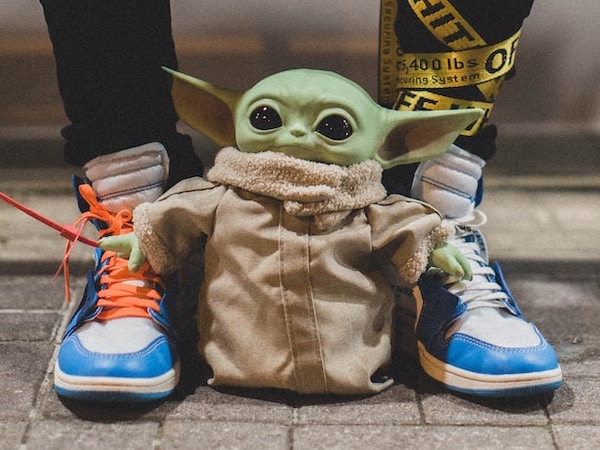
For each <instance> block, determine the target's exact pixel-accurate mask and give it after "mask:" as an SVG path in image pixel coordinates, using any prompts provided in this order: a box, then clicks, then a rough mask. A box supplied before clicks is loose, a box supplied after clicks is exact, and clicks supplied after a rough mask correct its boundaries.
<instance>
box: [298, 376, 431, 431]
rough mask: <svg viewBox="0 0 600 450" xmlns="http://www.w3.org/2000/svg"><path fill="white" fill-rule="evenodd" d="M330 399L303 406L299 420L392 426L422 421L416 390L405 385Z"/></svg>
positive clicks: (305, 422)
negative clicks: (367, 393) (378, 391)
mask: <svg viewBox="0 0 600 450" xmlns="http://www.w3.org/2000/svg"><path fill="white" fill-rule="evenodd" d="M300 401H301V402H302V399H300ZM329 402H331V403H329ZM329 402H328V401H327V399H321V401H320V402H318V403H317V404H307V405H304V406H300V407H299V408H298V410H297V415H298V417H297V423H299V424H331V425H334V424H341V425H351V424H371V425H372V424H376V425H384V424H387V425H391V424H418V423H420V422H421V413H420V410H419V405H418V403H417V398H416V393H415V391H414V389H410V388H407V387H405V386H398V385H396V386H392V387H391V388H390V389H388V390H386V391H384V392H382V393H380V394H378V395H374V396H371V397H367V398H364V399H360V400H355V399H343V398H338V399H337V400H329Z"/></svg>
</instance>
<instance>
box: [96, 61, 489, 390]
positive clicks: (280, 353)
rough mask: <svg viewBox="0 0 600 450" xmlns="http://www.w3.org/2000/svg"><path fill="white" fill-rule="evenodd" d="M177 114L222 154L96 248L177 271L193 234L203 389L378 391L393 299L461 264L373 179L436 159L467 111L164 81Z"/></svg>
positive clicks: (268, 82)
mask: <svg viewBox="0 0 600 450" xmlns="http://www.w3.org/2000/svg"><path fill="white" fill-rule="evenodd" d="M170 73H172V74H173V76H174V86H173V99H174V104H175V107H176V110H177V112H178V114H179V115H180V117H181V118H182V119H183V120H184V121H185V122H187V123H188V124H189V125H190V126H191V127H193V128H194V129H196V130H198V131H199V132H201V133H203V134H204V135H206V136H207V137H209V138H210V139H212V140H213V141H215V142H216V143H217V144H219V145H220V146H222V147H224V148H223V149H222V150H220V151H219V153H218V154H217V156H216V159H215V164H214V166H213V167H212V168H211V169H210V170H209V171H208V173H207V175H206V178H190V179H187V180H184V181H182V182H180V183H179V184H178V185H176V186H174V187H173V188H172V189H170V190H169V191H168V192H166V193H165V194H164V195H163V196H162V197H161V198H159V199H158V200H157V201H156V202H154V203H144V204H142V205H140V206H138V207H137V208H136V209H135V211H134V225H135V227H134V233H131V234H128V235H122V236H115V237H110V238H106V239H104V240H103V241H102V242H101V244H100V245H101V246H102V247H103V248H104V249H110V250H114V251H118V252H122V253H123V254H125V255H127V254H129V258H130V261H129V262H130V270H133V271H135V270H137V269H138V268H139V267H140V265H141V264H142V263H143V262H144V261H145V260H146V258H147V260H148V262H149V263H150V265H151V266H152V268H153V269H154V270H155V271H156V272H157V273H159V274H167V273H171V272H174V271H177V270H178V269H180V268H181V265H182V264H183V262H184V261H185V260H186V258H185V257H186V255H187V252H188V251H189V249H191V248H193V247H194V245H193V244H194V243H195V242H197V241H198V240H199V239H201V238H202V237H206V245H205V274H204V281H203V284H202V288H201V290H200V294H199V299H198V329H199V335H200V339H199V351H200V353H201V355H202V356H203V357H204V358H205V360H206V361H207V363H208V364H209V365H210V367H211V369H212V377H211V378H210V380H209V383H210V384H211V385H215V386H219V385H230V386H244V387H255V388H264V387H268V388H281V389H288V390H292V391H296V392H300V393H336V394H365V393H375V392H378V391H381V390H383V389H385V388H386V387H387V386H389V385H390V384H391V383H392V382H393V380H392V378H391V376H390V375H389V374H387V373H386V368H387V367H388V365H389V363H390V359H391V354H392V332H393V326H394V324H393V322H392V308H393V305H394V295H393V292H392V289H391V288H390V286H389V283H388V282H387V281H386V279H385V277H384V275H383V273H382V267H384V266H386V265H389V264H390V263H391V264H392V265H393V266H394V267H395V268H396V270H397V273H398V276H399V277H400V278H401V279H402V280H403V282H405V283H407V284H413V283H415V282H416V281H417V279H418V278H419V276H420V275H421V273H422V272H423V271H424V270H425V269H426V267H427V265H428V264H433V265H435V266H437V267H439V268H440V269H442V270H444V271H446V272H447V273H449V274H453V275H456V276H457V277H463V276H464V277H469V275H470V274H469V270H470V269H469V266H468V264H467V263H466V261H465V260H464V258H463V257H462V255H461V254H460V253H459V252H458V251H456V250H455V249H454V248H453V247H451V246H448V245H447V244H445V243H444V241H445V240H446V238H447V237H448V236H449V235H450V234H451V232H452V231H451V229H450V228H449V227H445V226H444V224H443V223H442V220H441V217H440V215H439V214H438V213H437V212H436V211H435V210H434V209H433V208H431V207H430V206H428V205H426V204H424V203H421V202H418V201H414V200H410V199H408V198H405V197H402V196H399V195H390V196H388V195H387V194H386V192H385V189H384V188H383V186H382V184H381V174H382V168H388V167H392V166H394V165H397V164H405V163H412V162H415V161H421V160H424V159H427V158H433V157H435V156H438V155H440V154H442V153H443V152H444V151H445V150H446V149H447V148H448V147H449V146H450V144H451V143H452V142H453V140H454V139H455V138H456V136H457V135H458V134H459V133H460V131H461V130H462V129H464V128H465V127H466V126H468V125H469V124H471V123H472V122H474V121H476V120H478V119H479V118H480V117H481V114H482V112H481V111H480V110H475V109H473V110H460V111H459V110H455V111H436V112H402V111H394V110H389V109H385V108H383V107H380V106H379V105H377V103H375V102H374V101H373V100H372V99H371V98H370V97H369V95H368V94H367V93H366V92H365V91H364V90H363V89H362V88H360V87H359V86H358V85H356V84H355V83H353V82H351V81H350V80H347V79H346V78H344V77H342V76H339V75H337V74H334V73H331V72H325V71H319V70H310V69H294V70H289V71H285V72H281V73H277V74H274V75H272V76H269V77H267V78H265V79H264V80H262V81H260V82H259V83H257V84H256V85H255V86H254V87H252V88H251V89H249V90H247V91H244V92H238V91H232V90H227V89H222V88H218V87H215V86H213V85H211V84H209V83H206V82H204V81H201V80H198V79H195V78H192V77H189V76H187V75H183V74H181V73H177V72H174V71H170Z"/></svg>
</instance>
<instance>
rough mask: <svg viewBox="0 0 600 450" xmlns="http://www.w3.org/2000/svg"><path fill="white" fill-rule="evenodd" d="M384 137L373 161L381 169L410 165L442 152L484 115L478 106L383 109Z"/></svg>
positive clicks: (434, 156)
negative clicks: (429, 109)
mask: <svg viewBox="0 0 600 450" xmlns="http://www.w3.org/2000/svg"><path fill="white" fill-rule="evenodd" d="M385 116H386V120H384V122H385V123H386V124H387V127H388V128H387V137H386V138H385V140H384V142H383V145H382V146H381V148H380V149H379V151H378V154H377V156H376V158H375V159H376V160H377V161H378V162H379V163H380V164H381V166H382V167H383V168H384V169H389V168H390V167H394V166H397V165H400V164H412V163H415V162H419V161H424V160H427V159H432V158H436V157H438V156H440V155H442V154H443V153H444V152H446V150H448V148H449V147H450V145H451V144H452V143H453V142H454V140H455V139H456V138H457V137H458V135H459V134H460V133H461V131H462V130H464V129H465V128H466V127H467V126H469V125H470V124H471V123H473V122H475V121H476V120H478V119H480V118H481V117H482V116H483V110H481V109H455V110H443V111H442V110H440V111H396V110H391V109H388V110H385Z"/></svg>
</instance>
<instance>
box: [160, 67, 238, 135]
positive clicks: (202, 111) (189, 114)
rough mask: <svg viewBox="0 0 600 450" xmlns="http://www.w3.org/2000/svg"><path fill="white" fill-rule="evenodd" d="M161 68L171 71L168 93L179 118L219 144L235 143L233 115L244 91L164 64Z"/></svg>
mask: <svg viewBox="0 0 600 450" xmlns="http://www.w3.org/2000/svg"><path fill="white" fill-rule="evenodd" d="M163 69H164V70H166V71H167V72H169V73H170V74H171V75H173V88H172V91H171V94H172V97H173V104H174V105H175V111H177V115H178V116H179V118H180V119H181V120H183V121H184V122H185V123H187V124H188V125H189V126H190V127H192V128H193V129H194V130H196V131H198V132H200V133H202V134H203V135H205V136H206V137H207V138H209V139H210V140H212V141H213V142H215V143H216V144H217V145H220V146H221V147H227V146H232V145H235V127H234V118H233V116H234V112H235V107H236V104H237V102H238V100H239V99H240V97H241V96H242V95H243V92H239V91H233V90H228V89H222V88H218V87H216V86H213V85H212V84H210V83H207V82H206V81H202V80H199V79H197V78H194V77H191V76H189V75H185V74H183V73H180V72H177V71H175V70H172V69H169V68H167V67H163Z"/></svg>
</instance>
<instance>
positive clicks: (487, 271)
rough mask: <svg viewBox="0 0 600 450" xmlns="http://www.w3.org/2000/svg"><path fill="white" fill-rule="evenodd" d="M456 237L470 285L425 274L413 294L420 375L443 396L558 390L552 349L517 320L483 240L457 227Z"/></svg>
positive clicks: (470, 229) (557, 370)
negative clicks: (469, 272)
mask: <svg viewBox="0 0 600 450" xmlns="http://www.w3.org/2000/svg"><path fill="white" fill-rule="evenodd" d="M479 214H480V216H482V217H484V216H483V215H482V214H481V213H479ZM457 230H458V233H457V235H456V237H455V238H453V239H451V240H450V243H451V244H453V245H454V246H456V247H458V248H459V249H461V250H462V251H463V253H464V254H465V256H466V257H467V259H468V260H469V262H470V265H471V267H472V269H473V279H472V280H471V281H464V280H459V281H457V280H456V279H452V278H449V277H447V276H446V275H445V274H443V273H440V271H439V270H437V269H430V270H429V271H428V272H427V273H426V274H425V275H423V276H422V278H421V280H420V281H419V283H418V286H417V287H415V288H414V290H413V294H414V298H415V301H416V321H415V334H416V340H417V345H418V355H419V361H420V363H421V366H422V367H423V370H424V371H425V372H426V373H427V374H428V375H429V376H430V377H432V378H433V379H435V380H437V381H439V382H440V383H442V384H443V385H444V386H446V387H447V388H448V389H450V390H452V391H455V392H458V393H463V394H469V395H474V396H485V397H510V396H524V395H533V394H540V393H545V392H549V391H553V390H555V389H557V388H558V387H559V386H560V385H561V383H562V373H561V369H560V366H559V364H558V360H557V357H556V354H555V352H554V349H553V348H552V346H550V344H549V343H548V342H547V341H546V339H544V337H543V336H542V334H541V333H540V331H539V330H538V329H537V328H536V327H535V325H533V324H532V323H531V322H528V321H527V320H526V319H525V317H524V316H523V314H522V312H521V311H520V309H519V307H518V306H517V303H516V301H515V299H514V298H513V296H512V295H511V293H510V291H509V289H508V287H507V285H506V282H505V280H504V277H503V275H502V271H501V269H500V265H499V264H498V263H495V264H494V265H493V266H490V265H489V264H488V260H487V247H486V244H485V240H484V237H483V235H482V234H481V233H480V232H479V231H477V230H476V229H475V228H473V227H471V226H464V224H459V223H458V222H457Z"/></svg>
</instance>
